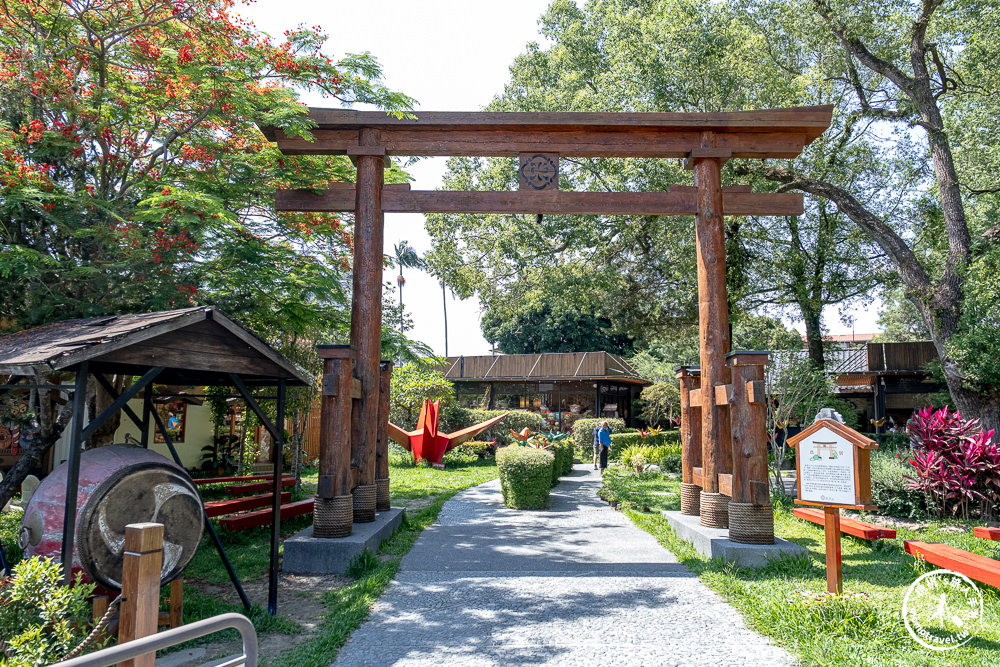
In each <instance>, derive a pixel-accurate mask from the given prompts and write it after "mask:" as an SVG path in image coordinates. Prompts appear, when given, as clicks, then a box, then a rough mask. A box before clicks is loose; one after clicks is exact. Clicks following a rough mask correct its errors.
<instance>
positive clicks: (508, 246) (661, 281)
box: [432, 0, 882, 365]
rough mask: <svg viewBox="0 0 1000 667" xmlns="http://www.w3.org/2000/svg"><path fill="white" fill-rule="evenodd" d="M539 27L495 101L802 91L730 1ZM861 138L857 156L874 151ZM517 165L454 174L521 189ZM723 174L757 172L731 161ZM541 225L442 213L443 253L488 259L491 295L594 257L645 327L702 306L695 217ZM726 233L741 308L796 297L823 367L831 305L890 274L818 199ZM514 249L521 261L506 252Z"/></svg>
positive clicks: (647, 168)
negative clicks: (525, 273)
mask: <svg viewBox="0 0 1000 667" xmlns="http://www.w3.org/2000/svg"><path fill="white" fill-rule="evenodd" d="M541 25H542V33H543V35H544V36H545V37H546V38H547V39H548V40H550V42H551V45H546V46H545V47H542V46H539V45H537V44H530V45H529V46H528V49H527V51H526V52H525V53H524V54H523V55H521V56H520V57H519V58H518V59H517V60H516V61H515V63H514V65H513V66H512V68H511V81H510V83H509V84H508V85H507V87H506V89H505V91H504V93H503V94H502V95H501V96H499V97H498V98H497V99H496V100H495V101H494V103H493V105H492V106H491V108H493V109H496V110H510V111H529V110H532V111H537V110H553V111H718V110H728V109H745V108H754V107H761V106H782V105H786V106H787V105H793V104H798V103H800V98H801V96H802V91H803V87H802V86H801V85H800V84H799V83H798V82H795V81H789V80H788V78H787V77H786V76H785V73H784V72H783V71H781V70H780V69H779V68H777V67H770V68H765V67H761V66H760V63H761V62H766V54H765V53H763V51H764V49H763V46H762V44H761V42H760V40H758V39H755V36H754V34H753V30H752V29H751V28H749V27H748V26H746V25H745V24H744V23H743V22H742V20H741V18H740V17H739V16H736V15H735V14H734V13H733V12H732V11H730V10H728V9H727V8H726V6H725V5H719V4H715V5H713V4H705V3H694V2H690V1H689V0H667V1H663V0H645V1H640V0H603V1H598V2H589V3H587V4H586V6H585V7H581V6H579V5H578V4H577V3H574V2H571V1H570V0H556V1H555V2H553V3H552V5H551V6H550V7H549V10H548V11H547V13H546V14H545V15H544V16H543V17H542V20H541ZM755 68H757V71H755ZM748 80H754V85H750V86H748V85H746V82H747V81H748ZM819 101H823V100H819ZM848 145H850V144H848ZM863 148H864V147H858V148H855V147H853V146H852V151H853V152H856V153H859V154H862V155H863ZM561 167H562V172H563V174H562V178H563V180H564V181H565V184H564V187H567V188H574V189H577V190H598V191H599V190H611V191H622V190H624V191H628V190H653V191H655V190H664V189H666V188H667V187H668V186H669V185H671V184H675V183H680V184H689V183H690V174H689V173H687V172H685V171H684V170H683V169H682V167H681V165H680V164H678V163H677V161H674V160H627V161H626V160H610V159H580V160H576V159H574V160H565V159H564V160H562V164H561ZM512 172H513V170H512V168H511V167H510V165H509V163H508V162H505V161H504V160H468V159H455V160H453V161H452V163H451V171H450V173H449V178H450V179H451V180H452V181H453V183H449V185H451V186H453V187H466V186H469V185H473V186H477V187H484V188H494V187H502V186H504V185H509V183H505V182H504V174H507V173H512ZM507 178H509V177H507ZM724 178H725V179H726V182H727V183H734V182H746V181H747V178H746V176H743V175H740V176H737V175H735V174H734V172H733V170H732V168H729V169H727V170H726V171H725V173H724ZM754 181H755V185H757V186H758V188H759V189H771V190H773V189H775V188H776V186H775V185H774V184H772V183H769V182H767V181H766V179H763V178H756V179H754ZM827 208H831V209H832V207H827ZM533 222H534V221H532V220H531V219H529V218H515V217H513V216H498V217H493V218H489V217H485V218H484V217H476V218H471V217H463V216H437V217H435V218H433V219H432V228H433V229H436V230H438V231H437V234H436V236H437V239H438V241H439V245H438V247H439V248H440V249H441V251H442V252H464V253H465V255H466V258H467V259H475V260H479V261H478V262H473V263H472V266H474V267H476V268H477V269H478V273H477V275H478V276H481V278H480V280H479V281H478V283H477V284H476V285H475V288H476V289H478V291H479V293H480V297H481V298H483V297H484V295H486V296H485V298H487V299H488V298H489V295H490V293H491V292H493V291H496V290H498V289H499V290H503V289H507V288H508V285H507V283H505V282H504V281H503V279H502V276H503V274H504V272H505V271H509V270H511V269H513V268H515V267H516V268H517V269H518V270H520V269H521V266H522V264H524V263H526V262H531V261H532V259H533V258H534V257H538V259H539V261H540V262H552V261H553V259H554V258H555V259H556V260H559V259H563V260H565V261H578V260H579V259H582V260H583V261H586V262H589V263H590V264H592V265H594V266H598V267H601V268H603V269H605V270H606V271H607V272H608V274H609V275H608V276H607V279H606V281H605V282H606V283H607V284H610V285H611V286H613V289H610V290H609V289H607V287H606V286H602V287H603V289H602V290H601V293H602V296H604V297H606V299H607V301H608V303H609V304H610V308H611V309H613V310H612V312H609V313H607V315H608V316H610V317H611V318H612V319H613V320H615V321H616V322H621V321H627V322H630V323H631V324H630V325H629V326H630V328H631V329H632V332H633V334H636V335H639V336H641V337H642V336H649V335H650V334H653V335H659V334H663V333H669V332H670V330H672V329H674V328H675V327H676V326H677V325H678V324H682V323H684V322H690V321H693V319H694V318H695V317H696V312H695V309H694V307H693V306H694V304H695V303H696V300H695V298H694V281H693V277H694V250H693V242H694V234H693V223H692V221H691V220H690V219H685V218H668V217H661V218H657V217H644V218H630V217H618V218H614V217H596V216H595V217H589V218H579V217H575V218H570V217H566V216H554V217H553V216H546V217H545V220H544V221H541V222H538V223H536V224H532V223H533ZM446 235H447V236H448V238H447V239H445V238H444V237H445V236H446ZM455 235H457V236H458V238H459V239H461V240H462V241H463V242H464V245H463V244H462V243H459V242H456V241H455V240H453V238H454V236H455ZM727 236H728V241H727V256H728V263H729V267H730V270H729V272H728V276H727V278H728V282H729V291H730V302H731V307H732V309H733V310H734V311H736V310H749V309H753V308H757V307H761V306H765V307H767V306H773V307H775V308H776V309H785V308H787V307H789V306H790V307H793V308H795V309H796V310H797V311H798V312H799V313H800V315H801V317H802V319H803V320H804V321H805V323H806V334H807V338H808V339H809V340H810V343H811V346H810V348H811V353H812V354H813V357H814V360H815V362H816V363H817V364H819V365H822V363H823V355H822V330H821V317H820V316H821V313H822V311H823V308H824V306H827V305H831V304H843V303H845V302H849V301H851V300H853V299H858V298H861V297H864V296H867V295H868V294H869V293H870V292H871V290H872V287H873V285H874V284H875V283H876V282H877V281H878V279H879V276H880V274H881V273H882V271H881V268H882V267H881V266H880V263H879V261H878V255H880V253H879V252H877V251H873V250H872V244H871V242H870V241H869V240H867V239H866V238H865V237H864V236H863V235H861V234H860V233H858V232H857V231H855V230H854V229H853V227H852V226H850V225H849V222H848V221H847V220H846V218H845V217H844V216H839V215H837V214H836V212H835V211H831V210H824V208H823V207H822V206H820V205H810V206H809V207H808V211H807V215H805V216H802V217H801V218H750V219H739V218H731V219H729V220H728V225H727ZM536 249H537V250H536ZM502 255H506V256H507V257H508V258H510V259H508V261H506V262H505V261H502V260H499V259H497V257H498V256H502ZM514 256H516V259H513V257H514ZM483 260H486V261H483ZM595 291H596V290H595Z"/></svg>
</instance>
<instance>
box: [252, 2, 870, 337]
mask: <svg viewBox="0 0 1000 667" xmlns="http://www.w3.org/2000/svg"><path fill="white" fill-rule="evenodd" d="M550 1H551V0H503V1H502V2H499V1H496V0H488V1H487V0H459V1H450V0H365V1H364V2H339V1H336V0H335V1H334V2H325V3H322V2H316V0H281V1H278V0H259V1H258V2H256V3H254V4H251V5H248V6H245V7H243V8H242V9H241V10H240V13H242V14H243V15H244V16H246V17H247V18H249V19H251V20H253V21H254V22H255V23H256V24H257V27H258V28H259V29H261V30H263V31H264V32H267V33H269V34H270V35H272V36H275V37H280V36H281V34H282V32H283V31H285V30H287V29H289V28H294V27H296V26H297V25H299V24H305V25H311V26H312V25H317V26H320V27H322V28H323V30H324V31H325V32H326V33H327V34H328V35H330V39H329V41H328V42H327V48H326V52H327V53H328V54H329V55H331V56H333V57H336V56H340V55H343V54H345V53H361V52H363V51H368V52H370V53H371V54H372V55H373V56H375V58H376V59H377V60H378V61H379V63H381V65H382V71H383V76H384V82H385V84H386V85H387V86H388V87H389V88H391V89H393V90H398V91H401V92H403V93H405V94H407V95H409V96H410V97H412V98H414V99H416V100H417V103H418V104H417V106H416V110H417V111H421V110H423V111H479V110H480V109H482V108H483V107H484V106H486V105H487V104H488V103H489V102H490V101H491V100H492V99H493V97H494V96H495V95H497V94H499V93H501V92H503V88H504V85H505V84H506V83H507V81H508V78H509V67H510V65H511V63H513V61H514V58H515V57H517V56H518V55H519V54H521V53H522V52H523V51H524V47H525V46H526V45H527V44H528V42H532V41H536V42H543V41H544V38H543V37H542V36H541V35H539V34H538V18H539V16H541V15H542V13H543V12H544V11H545V9H546V7H547V6H548V5H549V3H550ZM303 99H304V100H305V101H306V102H307V103H309V104H310V105H314V106H337V104H336V103H335V101H334V100H329V101H323V100H322V99H321V98H318V97H317V98H309V97H306V98H303ZM446 160H447V158H443V157H436V158H427V159H424V160H422V161H420V162H418V163H417V164H415V165H413V166H411V167H409V168H408V171H409V173H410V174H411V176H413V181H412V184H411V185H412V187H413V189H415V190H434V189H436V188H438V187H440V186H441V185H442V178H443V176H444V173H445V169H446V165H445V163H446ZM403 240H405V241H407V242H409V245H411V246H413V248H414V249H415V250H416V251H417V252H418V253H420V254H423V253H425V252H427V251H428V250H430V238H429V237H428V235H427V233H426V232H425V231H424V217H423V215H421V214H414V213H410V214H401V213H390V214H386V216H385V252H386V253H387V254H392V251H393V247H394V246H395V245H396V244H397V243H399V242H400V241H403ZM386 275H387V277H389V278H391V274H390V272H387V274H386ZM403 275H404V277H405V279H406V285H405V286H404V288H403V305H404V307H405V309H406V311H407V313H408V314H409V315H410V316H411V318H412V319H413V324H414V328H413V329H412V330H411V331H410V332H409V333H408V335H409V336H410V337H411V338H413V339H414V340H418V341H421V342H423V343H426V344H427V345H429V346H430V347H431V348H432V349H433V350H434V352H435V353H436V354H444V352H445V334H444V323H443V318H442V310H443V305H444V304H443V303H442V302H443V297H442V294H441V287H440V286H439V285H438V283H437V281H436V280H434V279H433V278H431V277H430V276H428V275H427V274H425V273H423V272H422V271H419V270H416V269H404V271H403ZM877 305H878V304H877V303H876V304H874V305H872V306H871V307H869V308H868V309H867V310H862V309H856V310H855V311H854V315H855V322H854V325H853V331H856V332H859V333H862V332H871V331H875V330H876V325H875V322H876V320H877V318H878V316H877V313H876V310H877V308H876V307H877ZM447 308H448V350H447V351H448V354H450V355H456V354H464V355H478V354H489V353H490V351H491V348H490V343H489V342H487V341H486V340H485V339H484V338H483V335H482V331H481V330H480V328H479V319H480V311H479V302H478V300H476V299H475V298H472V299H467V300H464V301H460V300H458V299H456V298H454V297H453V296H452V295H451V294H450V293H449V294H448V296H447ZM784 319H785V321H786V323H787V324H789V325H791V326H796V327H797V328H798V329H799V330H800V331H804V327H803V326H802V324H801V323H796V322H794V321H793V320H790V319H787V318H784ZM824 323H825V324H826V325H827V327H828V328H829V332H830V333H835V334H836V333H851V332H852V327H851V326H846V325H844V324H842V323H841V321H840V318H839V316H838V314H837V313H836V311H835V309H827V311H825V312H824Z"/></svg>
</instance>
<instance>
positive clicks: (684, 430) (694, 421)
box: [677, 366, 701, 516]
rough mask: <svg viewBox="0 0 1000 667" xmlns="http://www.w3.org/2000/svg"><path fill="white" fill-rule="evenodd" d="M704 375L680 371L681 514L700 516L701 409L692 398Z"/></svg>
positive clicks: (689, 369)
mask: <svg viewBox="0 0 1000 667" xmlns="http://www.w3.org/2000/svg"><path fill="white" fill-rule="evenodd" d="M700 374H701V371H700V370H699V369H698V368H696V367H694V366H681V367H680V368H678V369H677V378H678V380H679V382H680V394H681V396H680V398H681V512H682V513H683V514H688V515H690V516H698V514H700V511H699V508H700V501H701V498H700V496H701V486H700V485H699V484H698V482H696V481H695V480H694V469H695V468H700V467H701V407H700V406H699V405H692V401H691V398H692V395H693V394H694V395H697V393H698V392H699V391H700V388H701V378H700Z"/></svg>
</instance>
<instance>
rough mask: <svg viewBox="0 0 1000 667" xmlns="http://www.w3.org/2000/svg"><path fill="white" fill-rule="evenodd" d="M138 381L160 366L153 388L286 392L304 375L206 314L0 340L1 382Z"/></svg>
mask: <svg viewBox="0 0 1000 667" xmlns="http://www.w3.org/2000/svg"><path fill="white" fill-rule="evenodd" d="M83 361H87V362H89V370H90V372H91V373H105V374H110V373H129V374H133V375H141V374H142V373H144V372H145V371H147V370H149V369H150V368H153V367H157V366H162V367H164V369H165V370H164V371H163V372H162V373H161V374H160V375H159V376H158V377H157V382H163V383H167V384H179V385H223V386H229V385H231V384H232V378H231V377H230V373H235V374H237V375H239V376H240V377H241V378H242V379H243V381H244V382H245V383H246V384H257V385H261V384H274V383H276V382H277V381H278V380H280V379H284V380H286V381H287V382H288V383H289V384H291V385H307V384H310V383H311V382H312V378H311V377H310V376H309V374H308V373H306V372H305V371H303V370H302V369H301V368H299V367H298V366H296V365H295V364H293V363H292V362H291V361H289V360H288V359H286V358H285V357H284V356H282V355H281V354H280V353H279V352H277V351H276V350H274V349H273V348H272V347H270V346H269V345H268V344H267V343H265V342H264V341H263V340H261V339H260V338H258V337H257V336H256V335H254V334H253V333H251V332H250V331H248V330H246V329H244V328H243V327H242V326H240V325H239V324H237V323H236V322H234V321H233V320H231V319H229V318H228V317H226V316H225V315H224V314H223V313H222V312H221V311H219V310H217V309H216V308H214V307H210V306H197V307H194V308H183V309H180V310H168V311H162V312H157V313H131V314H127V315H109V316H105V317H88V318H84V319H76V320H64V321H62V322H53V323H51V324H46V325H44V326H41V327H36V328H34V329H27V330H25V331H19V332H17V333H14V334H11V335H9V336H4V337H2V338H0V374H4V375H16V376H23V375H31V374H33V373H34V372H35V371H39V370H40V371H43V372H48V371H74V370H76V369H77V368H78V367H79V365H80V363H81V362H83Z"/></svg>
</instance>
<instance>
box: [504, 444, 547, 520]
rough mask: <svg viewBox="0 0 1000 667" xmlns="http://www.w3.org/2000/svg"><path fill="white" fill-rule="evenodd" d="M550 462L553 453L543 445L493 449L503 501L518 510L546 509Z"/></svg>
mask: <svg viewBox="0 0 1000 667" xmlns="http://www.w3.org/2000/svg"><path fill="white" fill-rule="evenodd" d="M554 464H555V456H554V455H553V454H552V453H551V452H549V451H546V450H544V449H535V448H534V447H519V446H516V445H512V446H510V447H504V448H503V449H499V450H497V468H498V469H499V470H500V490H501V491H502V492H503V502H504V504H505V505H506V506H507V507H512V508H514V509H518V510H540V509H546V508H547V507H548V506H549V488H550V487H551V486H552V469H553V466H554Z"/></svg>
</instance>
